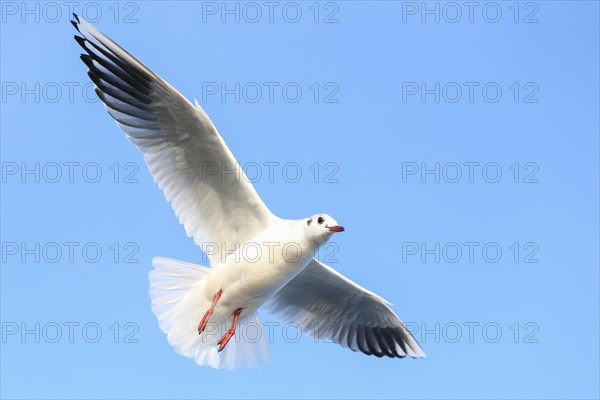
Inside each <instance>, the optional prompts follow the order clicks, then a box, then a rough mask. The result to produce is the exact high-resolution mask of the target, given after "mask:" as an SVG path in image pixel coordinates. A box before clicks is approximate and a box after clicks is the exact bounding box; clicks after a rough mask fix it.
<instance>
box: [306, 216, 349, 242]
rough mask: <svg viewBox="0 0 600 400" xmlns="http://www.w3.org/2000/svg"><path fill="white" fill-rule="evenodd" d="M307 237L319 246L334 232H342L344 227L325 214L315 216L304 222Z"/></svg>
mask: <svg viewBox="0 0 600 400" xmlns="http://www.w3.org/2000/svg"><path fill="white" fill-rule="evenodd" d="M304 224H305V230H306V232H307V235H308V236H309V237H310V238H312V239H313V240H315V241H316V242H317V243H319V245H321V244H323V243H325V242H327V241H328V240H329V238H330V237H331V235H333V234H334V233H336V232H344V227H343V226H341V225H339V224H338V223H337V221H336V220H335V219H333V218H332V217H331V216H329V215H327V214H316V215H313V216H312V217H308V218H306V219H305V220H304Z"/></svg>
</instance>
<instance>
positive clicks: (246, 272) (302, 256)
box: [205, 221, 316, 317]
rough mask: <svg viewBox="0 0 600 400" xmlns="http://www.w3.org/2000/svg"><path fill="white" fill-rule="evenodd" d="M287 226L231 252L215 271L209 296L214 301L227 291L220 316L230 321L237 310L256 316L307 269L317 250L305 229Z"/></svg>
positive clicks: (278, 226) (207, 287)
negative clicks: (304, 233)
mask: <svg viewBox="0 0 600 400" xmlns="http://www.w3.org/2000/svg"><path fill="white" fill-rule="evenodd" d="M286 222H287V221H282V222H280V223H279V224H275V226H271V228H269V229H267V230H265V231H264V232H262V233H260V234H258V235H257V236H256V237H254V238H253V239H251V240H249V241H248V242H247V243H243V244H240V245H239V248H237V249H236V250H235V251H232V250H233V249H229V250H228V251H229V254H227V256H226V257H224V258H225V259H224V261H223V262H222V263H219V264H217V265H215V266H214V267H213V268H211V272H210V274H209V276H208V278H207V281H206V285H205V295H206V296H207V297H209V298H211V297H212V296H213V295H214V293H216V292H218V291H219V290H222V291H223V294H222V297H221V299H220V300H219V306H220V307H218V308H220V309H221V310H217V309H216V310H215V312H216V313H217V312H218V313H219V314H220V313H221V312H223V314H224V317H226V316H227V315H228V314H230V313H231V312H233V311H235V310H236V309H237V308H243V309H244V313H251V312H254V311H256V310H257V309H258V308H259V307H260V306H261V305H263V304H264V303H265V302H266V301H267V300H268V299H269V298H270V297H271V296H273V295H274V294H275V293H277V291H279V290H280V289H281V288H282V287H283V286H285V285H286V284H287V283H288V282H289V281H290V280H292V279H293V278H294V277H295V276H296V275H298V274H299V273H300V272H302V270H303V269H304V268H306V266H307V265H308V263H309V262H310V260H311V259H312V258H313V256H314V254H315V251H316V248H315V246H314V244H312V243H310V242H309V241H308V240H306V238H304V237H303V231H302V230H301V229H295V227H294V225H293V224H291V223H286ZM219 311H221V312H219Z"/></svg>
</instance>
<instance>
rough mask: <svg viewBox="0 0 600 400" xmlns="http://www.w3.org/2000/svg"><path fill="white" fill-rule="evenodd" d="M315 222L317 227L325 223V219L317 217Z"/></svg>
mask: <svg viewBox="0 0 600 400" xmlns="http://www.w3.org/2000/svg"><path fill="white" fill-rule="evenodd" d="M317 222H318V223H319V225H321V224H322V223H323V222H325V218H323V217H319V219H318V220H317Z"/></svg>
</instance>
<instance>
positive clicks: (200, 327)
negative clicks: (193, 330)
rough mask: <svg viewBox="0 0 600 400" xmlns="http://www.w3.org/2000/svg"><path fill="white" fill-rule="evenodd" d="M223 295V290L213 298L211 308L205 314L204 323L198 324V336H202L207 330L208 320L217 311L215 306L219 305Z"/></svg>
mask: <svg viewBox="0 0 600 400" xmlns="http://www.w3.org/2000/svg"><path fill="white" fill-rule="evenodd" d="M222 293H223V290H219V291H218V292H217V293H216V294H215V295H214V296H213V301H212V304H211V306H210V308H209V309H208V311H207V312H206V313H205V314H204V317H202V321H200V324H198V335H199V334H201V333H202V332H204V330H205V329H206V324H208V318H210V316H211V315H212V313H213V310H214V309H215V304H217V300H219V299H220V298H221V294H222Z"/></svg>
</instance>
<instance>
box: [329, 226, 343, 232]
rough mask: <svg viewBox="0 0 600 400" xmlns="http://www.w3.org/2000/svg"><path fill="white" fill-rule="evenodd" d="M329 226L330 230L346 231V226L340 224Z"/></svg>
mask: <svg viewBox="0 0 600 400" xmlns="http://www.w3.org/2000/svg"><path fill="white" fill-rule="evenodd" d="M327 228H329V230H330V231H331V232H344V231H345V229H344V227H343V226H340V225H334V226H328V227H327Z"/></svg>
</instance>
